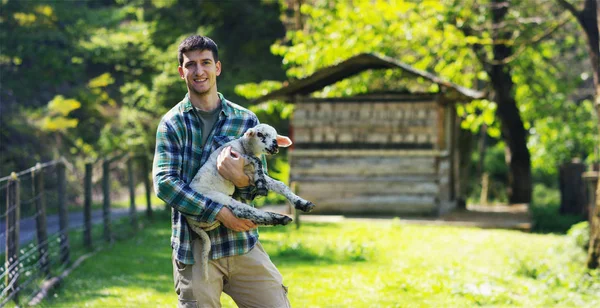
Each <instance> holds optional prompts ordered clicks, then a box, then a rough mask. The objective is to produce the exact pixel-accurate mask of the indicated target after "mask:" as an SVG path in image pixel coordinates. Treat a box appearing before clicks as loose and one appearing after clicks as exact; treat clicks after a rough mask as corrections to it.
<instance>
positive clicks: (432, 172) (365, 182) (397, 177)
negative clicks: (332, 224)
mask: <svg viewBox="0 0 600 308" xmlns="http://www.w3.org/2000/svg"><path fill="white" fill-rule="evenodd" d="M319 152H322V153H321V154H319ZM332 152H333V153H332ZM380 152H381V151H380ZM419 154H421V155H414V154H411V153H410V151H406V150H403V151H398V150H395V151H394V150H392V151H388V153H387V155H385V156H376V155H365V154H364V153H362V155H360V154H355V155H352V153H351V154H350V155H339V156H338V155H335V151H331V150H330V151H326V150H323V151H317V150H313V151H303V150H294V151H292V152H291V172H290V173H291V178H290V181H292V182H294V183H296V190H297V192H298V193H299V195H301V196H302V197H303V198H306V199H307V200H310V201H312V202H314V203H315V204H316V205H317V207H316V208H315V210H314V212H315V213H337V214H436V213H437V208H438V195H439V193H440V183H439V176H438V174H439V171H438V162H437V155H436V153H435V151H430V152H429V153H427V154H426V155H423V153H422V151H421V152H420V153H419Z"/></svg>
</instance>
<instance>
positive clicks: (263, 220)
mask: <svg viewBox="0 0 600 308" xmlns="http://www.w3.org/2000/svg"><path fill="white" fill-rule="evenodd" d="M206 196H207V197H209V198H210V199H212V200H213V201H215V202H218V203H221V204H223V205H225V206H227V207H228V208H229V209H230V210H231V211H232V212H233V214H234V215H235V216H236V217H238V218H244V219H249V220H251V221H253V222H254V223H256V224H257V225H267V226H276V225H287V224H288V223H290V222H291V221H292V218H290V217H288V216H285V215H281V214H277V213H271V212H265V211H261V210H258V209H255V208H253V207H251V206H249V205H247V204H245V203H242V202H239V201H237V200H235V199H233V198H231V197H230V196H227V195H225V194H223V193H219V192H211V193H208V194H206Z"/></svg>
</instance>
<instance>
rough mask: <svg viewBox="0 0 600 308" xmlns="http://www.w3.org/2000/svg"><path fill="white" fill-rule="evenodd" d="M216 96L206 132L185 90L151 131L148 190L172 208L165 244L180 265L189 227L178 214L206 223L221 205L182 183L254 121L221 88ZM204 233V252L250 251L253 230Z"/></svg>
mask: <svg viewBox="0 0 600 308" xmlns="http://www.w3.org/2000/svg"><path fill="white" fill-rule="evenodd" d="M219 97H220V99H221V104H222V110H221V112H220V114H219V119H218V120H217V122H216V123H215V126H214V128H213V130H212V131H211V132H203V131H202V123H201V122H200V119H199V117H198V116H197V115H196V112H195V111H194V108H193V106H192V103H191V102H190V100H189V97H188V96H187V95H186V97H185V98H184V99H183V100H182V101H181V102H179V103H178V104H177V105H176V106H175V107H173V108H172V109H171V110H170V111H169V112H167V113H166V114H165V116H164V117H163V118H162V119H161V121H160V124H159V125H158V129H157V132H156V150H155V153H154V163H153V168H152V176H153V179H154V190H155V192H156V194H157V195H158V197H159V198H160V199H162V200H163V201H165V202H166V203H167V204H169V205H170V206H171V207H172V208H173V210H172V213H171V219H172V225H173V232H172V235H171V247H172V248H173V250H175V251H176V252H177V255H176V258H177V260H178V261H179V262H182V263H184V264H193V263H194V257H193V255H192V239H193V238H192V231H191V230H190V228H189V227H188V225H187V221H186V220H185V217H183V215H186V216H187V217H191V218H192V219H194V220H197V221H202V222H208V223H211V222H213V221H215V217H216V216H217V213H219V211H220V210H221V208H222V207H223V205H222V204H219V203H216V202H213V201H212V200H210V199H208V198H206V197H204V196H203V195H202V194H199V193H197V192H195V191H193V190H192V189H191V188H190V187H189V186H188V184H189V183H190V182H191V181H192V179H193V178H194V176H195V175H196V173H197V172H198V169H200V167H201V166H202V165H203V164H204V163H205V162H206V160H207V159H208V157H209V156H210V154H211V153H212V152H213V151H215V150H216V149H217V148H219V147H220V146H221V145H223V144H225V143H227V142H228V141H230V140H233V139H235V138H238V137H240V136H242V135H243V134H244V132H245V131H246V130H248V129H249V128H252V127H254V126H256V125H257V124H258V123H259V122H258V118H257V117H256V115H255V114H254V113H252V112H251V111H249V110H247V109H245V108H243V107H241V106H238V105H236V104H234V103H232V102H230V101H228V100H226V99H225V98H224V97H223V95H222V94H221V93H219ZM205 133H210V135H209V137H208V139H207V141H206V144H205V145H204V147H201V143H202V134H205ZM254 188H255V187H254V186H250V187H248V188H246V189H240V190H237V191H236V195H238V196H239V197H240V198H242V199H245V200H252V199H254V196H255V189H254ZM182 214H183V215H182ZM208 236H209V237H210V239H211V250H210V255H209V257H210V258H211V259H219V258H223V257H228V256H234V255H240V254H245V253H247V252H248V251H250V250H251V249H252V248H253V247H254V245H255V244H256V242H257V241H258V230H256V229H254V230H250V231H248V232H235V231H232V230H229V229H227V228H225V227H224V226H223V225H221V226H219V227H218V228H216V229H214V230H212V231H209V232H208Z"/></svg>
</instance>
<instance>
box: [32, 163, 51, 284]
mask: <svg viewBox="0 0 600 308" xmlns="http://www.w3.org/2000/svg"><path fill="white" fill-rule="evenodd" d="M32 176H33V192H34V196H35V210H36V213H37V214H36V215H35V224H36V230H37V242H38V252H39V254H40V269H41V270H42V273H43V275H44V277H49V276H50V263H49V261H48V229H47V223H46V193H45V192H44V169H42V166H41V164H40V163H37V164H36V166H35V169H34V171H33V172H32Z"/></svg>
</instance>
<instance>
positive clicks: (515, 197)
mask: <svg viewBox="0 0 600 308" xmlns="http://www.w3.org/2000/svg"><path fill="white" fill-rule="evenodd" d="M494 2H495V4H496V5H495V6H493V8H492V20H493V22H494V24H497V23H500V22H502V20H503V19H504V17H505V16H506V13H507V12H508V6H506V5H501V3H499V2H501V1H500V0H494ZM508 35H509V34H508V33H503V32H501V30H500V31H499V32H497V33H494V40H503V39H508ZM493 51H494V63H493V64H492V65H491V66H489V68H490V69H489V70H490V71H489V72H488V74H489V75H490V80H491V84H492V87H493V89H494V101H495V102H496V104H497V105H498V108H497V109H496V115H497V116H498V118H499V119H500V123H501V126H502V139H503V140H504V143H505V144H506V148H505V154H506V155H505V159H506V164H507V165H508V168H509V171H508V188H507V195H508V200H509V202H510V203H511V204H514V203H529V202H530V201H531V190H532V189H531V157H530V155H529V149H527V132H526V130H525V127H524V125H523V121H522V120H521V115H520V113H519V108H518V107H517V102H516V100H515V98H514V94H513V87H514V83H513V81H512V76H511V69H510V66H509V65H508V64H507V63H504V62H503V61H504V60H505V59H507V58H508V57H510V56H511V55H512V49H511V48H510V47H509V46H507V45H504V44H495V45H494V47H493Z"/></svg>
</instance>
